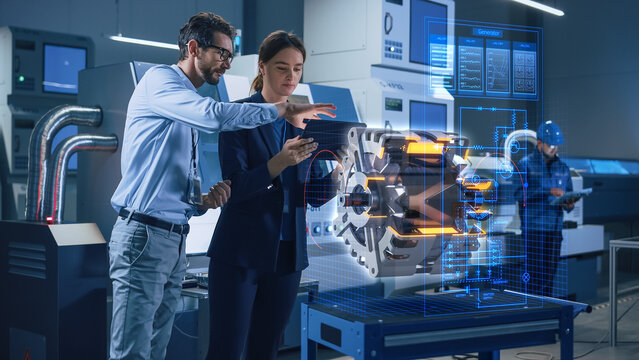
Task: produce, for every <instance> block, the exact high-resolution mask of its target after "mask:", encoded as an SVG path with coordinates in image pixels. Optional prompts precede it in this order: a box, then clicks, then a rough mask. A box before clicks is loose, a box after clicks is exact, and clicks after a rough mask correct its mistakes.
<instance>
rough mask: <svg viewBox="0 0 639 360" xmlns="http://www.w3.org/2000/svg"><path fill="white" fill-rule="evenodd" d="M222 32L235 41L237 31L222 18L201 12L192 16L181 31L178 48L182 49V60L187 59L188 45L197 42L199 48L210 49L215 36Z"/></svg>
mask: <svg viewBox="0 0 639 360" xmlns="http://www.w3.org/2000/svg"><path fill="white" fill-rule="evenodd" d="M216 32H220V33H222V34H224V35H226V36H228V37H229V38H231V40H233V38H234V37H235V29H234V28H233V26H231V24H229V23H228V22H227V21H226V20H224V19H223V18H222V17H221V16H219V15H215V14H213V13H210V12H201V13H199V14H195V15H193V16H191V18H190V19H189V21H187V22H186V24H184V25H183V26H182V28H181V29H180V35H179V37H178V46H179V47H180V60H184V59H186V57H187V55H188V53H189V47H188V43H189V41H191V40H195V41H197V43H198V45H199V47H201V48H204V49H206V48H208V47H211V45H215V44H213V34H215V33H216Z"/></svg>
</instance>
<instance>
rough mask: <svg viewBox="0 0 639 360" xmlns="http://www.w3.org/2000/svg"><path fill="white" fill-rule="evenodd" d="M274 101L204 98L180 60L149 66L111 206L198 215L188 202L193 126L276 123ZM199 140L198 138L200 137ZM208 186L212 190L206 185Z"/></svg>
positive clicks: (177, 217) (133, 106) (130, 117)
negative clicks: (263, 102) (197, 90)
mask: <svg viewBox="0 0 639 360" xmlns="http://www.w3.org/2000/svg"><path fill="white" fill-rule="evenodd" d="M277 115H278V111H277V108H276V107H275V105H273V104H254V103H245V104H234V103H221V102H217V101H215V100H213V99H211V98H208V97H202V96H200V95H199V94H198V93H197V92H196V89H195V87H194V86H193V84H192V83H191V81H190V80H189V79H188V78H187V77H186V75H185V74H184V73H183V72H182V70H181V69H180V68H179V67H178V66H177V65H171V66H168V65H159V66H155V67H153V68H151V69H149V70H148V71H147V72H146V74H144V77H142V80H141V81H140V83H139V84H138V85H137V87H136V88H135V90H134V91H133V95H132V96H131V100H130V101H129V107H128V109H127V117H126V124H125V128H124V141H123V144H122V164H121V171H122V180H121V181H120V184H119V185H118V187H117V189H116V190H115V193H114V194H113V197H112V198H111V205H112V206H113V208H114V209H115V211H120V209H121V208H123V207H126V208H129V209H133V210H135V211H137V212H142V213H144V214H147V215H150V216H154V217H157V218H160V219H162V220H166V221H169V222H172V223H175V224H186V223H187V221H188V219H189V218H190V217H191V216H192V215H195V214H197V208H196V206H194V205H191V204H189V202H188V200H187V199H188V192H189V186H190V184H189V174H190V172H191V168H192V165H191V164H192V160H191V157H192V155H191V154H192V143H193V140H192V135H191V134H192V131H191V129H192V128H193V129H197V130H201V131H204V132H208V133H211V132H214V131H231V130H239V129H249V128H254V127H256V126H259V125H264V124H268V123H270V122H272V121H273V120H275V119H276V118H277ZM196 141H197V139H196ZM202 190H203V191H205V192H206V191H207V190H208V189H202Z"/></svg>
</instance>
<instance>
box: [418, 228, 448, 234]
mask: <svg viewBox="0 0 639 360" xmlns="http://www.w3.org/2000/svg"><path fill="white" fill-rule="evenodd" d="M417 230H418V231H419V232H420V233H422V234H424V235H438V234H456V233H457V230H455V228H452V227H444V228H442V227H434V228H419V229H417Z"/></svg>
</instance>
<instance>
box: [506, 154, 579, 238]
mask: <svg viewBox="0 0 639 360" xmlns="http://www.w3.org/2000/svg"><path fill="white" fill-rule="evenodd" d="M518 169H519V171H520V172H521V175H522V178H523V179H524V186H519V187H517V189H516V190H515V197H516V199H517V200H518V201H519V217H520V220H521V230H522V232H524V233H526V232H529V231H545V232H551V231H552V232H556V231H561V230H562V226H563V221H564V212H563V208H562V207H561V206H560V205H551V202H552V200H554V199H555V197H554V196H553V195H552V194H551V193H550V189H551V188H559V189H561V190H563V191H564V192H569V191H572V190H573V189H572V179H571V178H570V169H569V168H568V165H566V163H564V162H563V161H561V160H560V159H559V157H557V156H556V157H555V158H554V159H553V160H552V161H550V163H546V162H545V161H544V156H543V155H542V154H541V153H540V152H539V151H538V150H537V149H535V151H534V152H533V153H532V154H530V155H528V156H526V157H525V158H523V159H521V160H520V161H519V164H518ZM526 185H527V186H526ZM571 210H572V209H571Z"/></svg>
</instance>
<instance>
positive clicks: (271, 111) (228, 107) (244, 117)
mask: <svg viewBox="0 0 639 360" xmlns="http://www.w3.org/2000/svg"><path fill="white" fill-rule="evenodd" d="M149 71H162V72H166V74H163V75H164V76H153V77H148V80H147V81H146V82H145V83H144V85H145V86H146V87H147V88H146V93H147V94H148V97H147V101H148V106H149V109H150V110H151V111H153V112H154V113H155V114H156V115H158V116H160V117H163V118H167V119H171V120H173V121H177V122H180V123H183V124H184V125H186V126H188V127H192V128H195V129H198V130H201V131H204V132H207V133H212V132H215V131H234V130H240V129H251V128H254V127H257V126H260V125H264V124H268V123H270V122H272V121H273V120H275V119H276V118H277V115H278V111H277V108H276V107H275V105H273V104H253V103H246V104H234V103H223V102H218V101H215V100H213V99H212V98H210V97H203V96H201V95H199V94H198V93H197V92H196V91H195V88H193V89H189V88H188V87H185V85H184V82H183V80H182V79H181V78H180V76H179V75H178V74H177V73H175V70H173V69H171V68H168V67H167V68H154V69H151V70H149ZM178 71H180V70H179V69H178ZM171 72H172V73H171Z"/></svg>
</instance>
